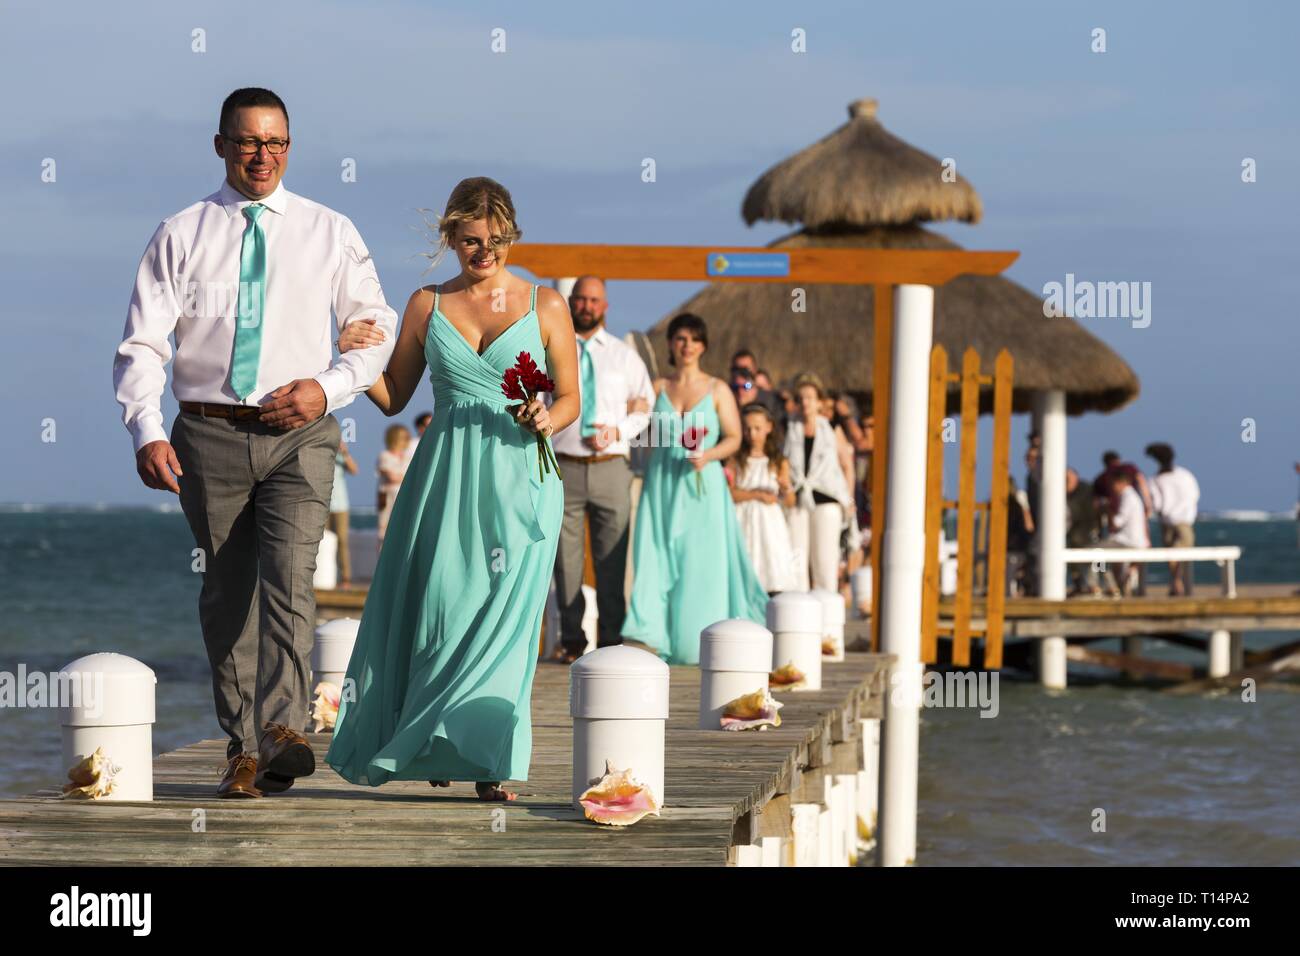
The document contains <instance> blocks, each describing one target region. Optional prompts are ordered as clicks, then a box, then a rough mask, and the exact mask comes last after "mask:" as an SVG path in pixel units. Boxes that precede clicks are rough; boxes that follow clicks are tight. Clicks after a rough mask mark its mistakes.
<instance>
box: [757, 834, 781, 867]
mask: <svg viewBox="0 0 1300 956" xmlns="http://www.w3.org/2000/svg"><path fill="white" fill-rule="evenodd" d="M759 847H760V848H761V849H762V852H763V862H762V865H763V866H785V849H786V848H785V841H784V840H782V839H781V838H780V837H775V836H770V837H763V839H762V840H760V841H759Z"/></svg>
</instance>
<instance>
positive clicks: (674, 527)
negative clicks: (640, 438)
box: [622, 391, 767, 664]
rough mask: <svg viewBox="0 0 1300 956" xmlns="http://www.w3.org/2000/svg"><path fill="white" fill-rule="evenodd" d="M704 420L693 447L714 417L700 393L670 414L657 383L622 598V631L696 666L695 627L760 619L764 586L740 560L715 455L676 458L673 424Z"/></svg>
mask: <svg viewBox="0 0 1300 956" xmlns="http://www.w3.org/2000/svg"><path fill="white" fill-rule="evenodd" d="M686 427H691V428H699V427H705V428H707V429H708V433H707V434H706V435H705V436H704V437H703V438H702V439H701V440H700V441H699V444H698V448H699V449H706V448H712V447H713V446H714V445H716V444H717V443H718V439H719V438H721V437H722V436H721V431H722V428H721V423H720V422H719V421H718V412H717V409H716V408H715V407H714V404H713V395H712V393H709V394H706V395H705V396H704V397H703V398H701V399H700V400H699V401H698V402H697V403H696V404H695V406H694V407H693V408H691V409H689V410H688V411H687V412H686V413H685V414H678V413H677V411H676V410H675V409H674V408H673V405H672V402H671V401H669V399H668V395H667V392H664V391H661V392H660V393H659V397H658V398H657V399H655V406H654V412H653V414H652V428H651V430H650V435H651V436H652V437H653V441H654V448H653V450H652V451H651V453H650V460H649V462H648V464H647V465H646V472H645V480H644V483H643V485H642V488H641V497H640V499H639V501H638V503H637V512H636V530H635V533H634V536H633V537H634V541H633V561H634V564H633V570H632V599H631V602H630V604H629V606H628V613H627V617H626V618H625V619H624V621H623V629H622V635H623V637H624V638H625V639H628V640H633V641H639V642H640V643H643V644H645V645H647V646H648V647H651V648H653V649H654V650H655V652H656V653H658V654H659V656H660V657H662V658H664V659H665V660H666V661H667V662H668V663H670V664H698V663H699V661H700V631H702V630H703V629H704V628H706V627H708V626H709V625H710V624H714V623H716V622H718V621H721V620H724V619H726V618H735V617H743V618H748V619H749V620H751V621H757V622H758V623H760V624H761V623H763V621H764V617H765V611H766V608H767V592H766V591H764V590H763V586H762V584H761V583H760V582H759V580H758V575H757V574H756V573H755V572H754V566H753V564H751V563H750V560H749V553H748V551H746V549H745V542H744V540H743V539H742V538H741V532H740V526H739V525H738V524H737V523H736V506H735V503H734V502H733V501H732V500H731V491H730V489H729V488H728V487H727V477H726V475H724V474H723V473H722V463H721V462H719V461H711V462H709V463H708V464H707V465H705V466H704V468H703V469H701V470H700V472H699V475H700V485H701V489H702V490H696V481H695V475H696V472H695V469H694V468H693V467H692V466H691V464H690V463H689V462H688V461H687V460H686V456H687V450H686V449H685V448H684V447H683V446H682V443H681V436H682V431H683V429H684V428H686Z"/></svg>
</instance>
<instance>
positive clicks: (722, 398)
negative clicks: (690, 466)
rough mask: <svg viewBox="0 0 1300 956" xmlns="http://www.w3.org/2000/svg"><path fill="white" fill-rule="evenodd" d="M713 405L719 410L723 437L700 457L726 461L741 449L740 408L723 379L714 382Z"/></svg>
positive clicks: (706, 459)
mask: <svg viewBox="0 0 1300 956" xmlns="http://www.w3.org/2000/svg"><path fill="white" fill-rule="evenodd" d="M713 405H714V407H715V408H716V409H717V410H718V423H719V425H720V426H721V428H722V437H721V438H719V439H718V443H717V444H716V445H714V446H713V447H712V448H708V449H705V450H704V451H702V452H700V455H699V459H700V460H701V461H705V462H708V461H714V460H717V461H726V460H727V459H728V458H730V457H731V456H732V455H734V454H735V453H736V452H738V451H739V450H740V440H741V434H740V410H739V409H738V408H737V407H736V397H735V396H734V395H732V394H731V389H729V388H727V384H726V383H725V382H724V381H722V379H716V380H715V381H714V383H713ZM697 467H698V466H697Z"/></svg>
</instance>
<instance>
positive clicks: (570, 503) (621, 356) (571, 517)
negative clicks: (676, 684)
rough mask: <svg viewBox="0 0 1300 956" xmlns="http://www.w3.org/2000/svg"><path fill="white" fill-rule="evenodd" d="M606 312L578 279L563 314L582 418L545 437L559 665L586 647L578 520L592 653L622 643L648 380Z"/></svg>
mask: <svg viewBox="0 0 1300 956" xmlns="http://www.w3.org/2000/svg"><path fill="white" fill-rule="evenodd" d="M608 307H609V303H608V300H607V299H606V296H605V283H604V281H603V280H601V279H598V278H597V277H595V276H582V277H581V278H579V279H578V281H577V282H576V283H575V284H574V286H573V291H572V292H571V293H570V295H569V312H570V314H571V315H572V316H573V328H574V331H575V332H576V333H577V338H578V372H579V375H578V379H579V393H580V395H581V397H582V414H581V415H580V416H579V418H578V419H577V420H576V421H574V422H573V424H571V425H569V427H568V428H565V429H563V430H562V431H558V432H556V433H555V435H554V436H552V438H551V443H552V447H553V448H554V449H555V457H556V459H557V460H558V462H559V465H560V472H561V476H562V477H563V479H564V524H563V527H562V528H561V531H560V547H559V552H558V554H557V556H556V561H555V590H556V600H557V602H558V604H559V611H560V643H559V646H558V647H557V648H556V652H557V657H558V658H559V659H561V660H564V661H566V662H572V661H574V660H576V659H577V658H578V657H579V656H581V654H582V652H583V650H584V649H585V648H586V645H587V639H586V635H585V634H584V632H583V630H582V618H583V614H584V613H585V612H586V599H585V598H584V597H583V594H582V579H583V571H584V569H585V566H586V548H585V533H584V531H585V526H584V519H589V520H590V522H591V550H592V564H593V567H594V568H595V572H596V611H597V615H598V616H599V625H598V637H597V646H599V647H606V646H608V645H610V644H620V643H622V637H621V636H620V632H621V631H622V628H623V618H624V616H625V615H626V613H627V601H626V598H625V596H624V587H623V584H624V575H625V571H626V568H627V553H628V531H629V527H630V524H631V508H632V500H631V499H632V494H631V489H632V470H631V466H630V464H629V454H630V442H631V441H632V439H634V438H635V437H636V436H637V435H639V434H640V433H641V432H642V431H643V430H644V429H645V427H646V425H647V424H648V423H649V421H650V409H651V407H652V406H653V404H654V400H655V394H654V386H653V384H652V382H651V379H650V373H649V372H648V371H647V370H646V367H645V363H644V362H642V361H641V357H640V356H639V355H637V354H636V350H635V349H633V348H632V347H631V346H629V345H628V344H626V343H625V342H623V341H621V340H619V339H618V338H616V337H615V336H613V335H612V334H610V332H609V330H608V329H606V328H605V313H606V310H607V309H608ZM593 386H594V388H593ZM593 391H594V394H592V393H593Z"/></svg>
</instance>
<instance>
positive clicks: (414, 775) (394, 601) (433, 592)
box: [325, 178, 579, 800]
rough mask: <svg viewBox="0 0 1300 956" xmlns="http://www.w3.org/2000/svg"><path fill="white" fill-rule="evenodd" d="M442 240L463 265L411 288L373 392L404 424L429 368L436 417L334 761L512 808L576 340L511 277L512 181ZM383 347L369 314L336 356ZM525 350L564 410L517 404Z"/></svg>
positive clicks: (553, 529)
mask: <svg viewBox="0 0 1300 956" xmlns="http://www.w3.org/2000/svg"><path fill="white" fill-rule="evenodd" d="M439 232H440V233H441V234H442V236H443V241H444V242H445V243H446V244H447V246H449V247H450V248H452V249H453V250H454V251H455V253H456V255H457V257H458V258H459V259H460V264H461V273H460V275H458V276H457V277H456V278H455V279H453V280H452V281H451V282H448V283H445V284H444V285H442V286H440V287H433V288H424V289H420V290H419V291H417V292H416V293H415V294H414V295H412V296H411V300H410V303H409V304H408V306H407V309H406V315H405V318H404V319H403V322H402V328H401V331H400V332H399V334H398V343H397V346H396V348H395V350H394V353H393V357H392V360H391V361H390V363H389V366H388V369H387V370H386V371H385V372H384V374H383V376H382V377H381V379H380V381H379V382H377V383H376V384H375V386H374V387H372V388H371V389H370V390H369V391H368V392H367V395H368V396H369V397H370V398H371V400H372V401H374V403H375V404H376V405H378V406H379V408H380V409H382V410H383V411H384V413H385V414H386V415H389V416H392V415H396V414H398V413H400V412H401V411H402V409H403V408H405V407H406V404H407V402H408V401H409V400H410V398H411V395H412V393H413V392H414V390H415V388H416V385H417V383H418V382H419V380H420V378H421V377H422V375H423V371H424V367H425V364H426V363H427V365H428V368H429V381H430V384H431V385H432V387H433V395H434V412H433V420H432V421H431V422H430V423H429V426H428V428H427V429H426V431H425V433H424V436H423V437H422V438H421V440H420V443H419V445H418V446H417V448H416V451H415V455H414V457H413V458H412V460H411V463H410V465H409V467H408V468H407V471H406V476H405V478H404V479H403V480H402V484H401V488H400V490H399V491H398V494H397V499H396V501H395V502H394V504H393V510H392V514H391V515H390V517H389V522H388V532H387V534H386V536H385V538H384V544H383V548H382V549H381V550H380V553H379V561H378V564H377V565H376V567H375V573H374V578H373V580H372V581H371V583H370V588H369V592H368V593H367V595H366V602H365V608H364V610H363V611H362V614H361V624H360V628H359V631H358V633H357V640H356V646H355V648H354V649H353V652H352V658H351V660H350V662H349V664H348V670H347V678H346V683H345V686H344V693H343V699H342V702H341V704H340V706H339V713H338V720H337V722H336V727H335V731H334V739H333V741H332V743H331V744H330V748H329V752H328V753H327V754H326V757H325V761H326V762H327V763H328V764H329V765H330V766H331V767H333V768H334V769H335V770H336V771H338V773H339V774H340V775H341V776H342V777H344V778H345V779H347V780H349V781H351V782H352V783H358V784H366V785H369V786H378V785H380V784H382V783H385V782H386V781H389V780H428V781H429V782H430V783H431V784H434V785H435V786H449V785H450V783H451V782H452V781H455V780H465V781H474V782H475V784H476V789H477V791H478V795H479V797H480V798H482V799H485V800H510V799H514V797H515V794H514V793H512V792H511V791H508V790H506V789H504V788H502V787H501V786H500V783H501V781H503V780H527V779H528V765H529V758H530V754H531V749H532V723H531V719H530V713H529V705H530V696H531V690H532V681H533V674H534V670H535V667H536V664H537V650H538V636H539V633H540V629H541V619H542V611H543V607H544V605H545V602H546V595H547V590H548V585H549V582H550V579H551V572H552V569H553V567H554V563H555V554H556V546H557V543H558V541H559V533H560V524H561V520H562V517H563V511H564V492H563V485H562V484H561V481H560V478H559V476H558V475H557V474H556V473H555V472H554V471H550V472H549V473H545V475H544V477H543V475H542V474H541V473H539V468H538V465H539V461H538V455H539V449H538V443H537V435H538V434H541V435H544V436H548V437H549V435H550V434H551V433H552V432H553V431H554V430H555V429H557V428H563V427H564V426H565V425H567V424H569V423H570V422H571V421H572V420H573V419H574V418H575V417H576V416H577V415H578V412H579V406H578V364H577V362H578V360H577V344H576V342H575V339H574V332H573V325H572V321H571V319H570V318H569V312H568V306H567V305H566V304H565V302H564V300H563V299H562V298H561V297H560V295H559V294H558V293H557V292H555V291H554V290H552V289H541V290H540V291H539V289H538V288H537V287H536V286H530V284H528V283H526V282H524V281H523V280H522V279H519V278H517V277H515V276H514V275H512V274H511V273H509V272H507V271H506V270H505V263H506V257H507V255H508V252H509V245H510V243H511V242H513V241H514V240H515V239H516V238H518V235H519V230H518V228H517V226H516V225H515V220H514V208H513V205H512V204H511V203H510V197H509V193H508V192H506V191H505V189H504V187H502V186H500V184H498V183H495V182H494V181H493V180H489V179H484V178H478V179H472V180H466V181H464V182H462V183H461V184H460V185H458V186H457V187H456V190H455V191H453V193H452V195H451V198H450V199H449V200H448V203H447V212H446V213H445V214H444V215H443V216H442V217H441V219H440V222H439ZM525 308H526V310H527V311H523V310H524V309H525ZM521 311H523V314H522V315H520V312H521ZM503 315H505V316H516V318H515V319H514V321H510V322H505V323H503V322H502V317H503ZM353 326H358V327H359V328H357V329H355V330H354V329H353ZM375 341H382V332H378V331H377V330H375V329H374V328H373V324H372V325H370V326H366V325H365V324H364V323H360V322H357V323H352V324H351V325H349V326H348V328H347V329H345V331H344V334H343V335H342V336H340V342H339V347H340V348H341V349H345V348H351V347H364V346H366V345H369V344H372V343H373V342H375ZM520 352H527V353H529V355H530V356H531V357H532V359H533V361H535V362H536V363H537V366H538V368H539V369H541V370H543V371H546V372H548V374H550V376H551V378H552V379H553V380H554V381H555V386H556V387H555V390H554V392H553V402H552V404H551V406H550V408H549V409H547V407H546V406H545V405H544V404H543V403H542V402H540V401H539V400H537V399H534V400H533V401H532V402H531V403H529V406H528V407H527V409H524V407H523V406H521V405H517V404H516V405H515V407H516V408H517V409H522V410H521V411H512V409H511V406H512V404H513V403H512V400H511V399H508V398H506V396H505V395H504V394H503V392H502V390H501V383H502V373H503V372H504V371H505V370H506V369H507V368H509V367H510V366H512V365H514V364H515V360H516V357H517V356H518V355H519V353H520ZM349 688H352V689H353V691H354V694H355V699H350V696H349Z"/></svg>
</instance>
